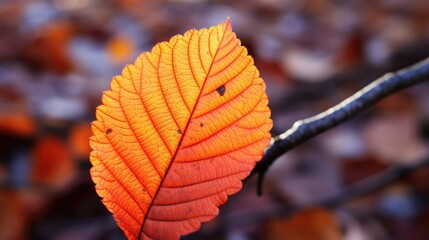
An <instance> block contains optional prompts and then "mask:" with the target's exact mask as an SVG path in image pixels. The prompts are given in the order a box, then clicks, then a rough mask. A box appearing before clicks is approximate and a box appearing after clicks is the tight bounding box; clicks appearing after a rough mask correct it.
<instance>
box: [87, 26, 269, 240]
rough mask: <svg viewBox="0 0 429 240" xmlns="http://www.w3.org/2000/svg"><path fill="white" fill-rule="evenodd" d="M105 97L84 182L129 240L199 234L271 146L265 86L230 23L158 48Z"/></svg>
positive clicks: (140, 59)
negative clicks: (90, 183) (87, 179)
mask: <svg viewBox="0 0 429 240" xmlns="http://www.w3.org/2000/svg"><path fill="white" fill-rule="evenodd" d="M111 88H112V90H110V91H107V92H105V93H104V94H103V105H101V106H99V107H98V108H97V111H96V117H97V121H95V122H93V124H92V131H93V133H94V136H92V137H91V139H90V145H91V147H92V149H93V151H92V152H91V156H90V159H91V163H92V165H93V168H92V169H91V176H92V179H93V181H94V182H95V183H96V190H97V193H98V194H99V195H100V196H101V197H102V198H103V203H104V204H105V205H106V207H107V208H108V209H109V211H111V212H112V213H113V215H114V217H115V219H116V221H117V222H118V224H119V226H120V227H121V228H122V230H123V231H124V232H125V235H126V236H127V237H128V238H129V239H140V238H142V239H150V238H154V239H177V238H179V237H180V235H182V234H188V233H191V232H193V231H196V230H197V229H198V228H199V227H200V224H201V222H206V221H209V220H210V219H212V218H214V217H215V216H216V215H217V214H218V211H219V210H218V206H219V205H221V204H223V203H224V202H225V201H226V200H227V196H228V195H231V194H233V193H235V192H237V191H239V190H240V189H241V186H242V184H241V180H242V179H243V178H245V177H246V176H248V174H249V172H250V170H251V169H252V168H253V167H254V165H255V163H256V162H257V161H258V160H260V158H261V157H262V154H263V150H264V148H265V147H267V145H268V143H269V141H270V133H269V130H270V129H271V127H272V121H271V119H269V117H270V110H269V108H268V107H267V103H268V99H267V96H266V94H265V84H264V82H263V80H262V79H261V78H260V77H259V72H258V70H257V69H256V67H255V66H254V65H253V59H252V58H251V57H250V56H248V55H247V50H246V48H244V47H242V46H240V41H239V40H238V39H237V38H236V35H235V34H234V33H233V32H232V28H231V25H230V22H229V20H227V21H226V22H224V23H223V24H221V25H218V26H215V27H211V28H210V29H202V30H199V31H197V30H190V31H188V32H186V33H185V34H184V35H183V36H182V35H177V36H174V37H173V38H172V39H171V40H170V41H169V42H162V43H160V44H157V45H156V46H155V47H154V48H153V49H152V51H151V52H147V53H143V54H142V55H140V56H139V57H138V58H137V60H136V62H135V63H134V64H132V65H128V66H126V67H125V68H124V70H123V72H122V75H121V76H116V77H114V78H113V80H112V83H111Z"/></svg>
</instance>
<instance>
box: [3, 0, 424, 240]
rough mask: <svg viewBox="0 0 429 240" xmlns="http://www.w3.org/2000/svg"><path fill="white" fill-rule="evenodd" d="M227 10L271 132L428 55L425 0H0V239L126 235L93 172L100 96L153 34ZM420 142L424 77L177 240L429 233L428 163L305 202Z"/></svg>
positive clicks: (290, 158)
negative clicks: (91, 142)
mask: <svg viewBox="0 0 429 240" xmlns="http://www.w3.org/2000/svg"><path fill="white" fill-rule="evenodd" d="M228 16H229V17H230V18H231V22H232V26H233V30H234V31H235V32H236V33H237V35H238V37H239V38H240V39H241V41H242V43H243V45H244V46H246V47H247V48H248V50H249V52H250V54H251V55H252V56H253V57H254V59H255V64H256V66H257V67H258V68H259V70H260V72H261V76H262V77H263V78H264V80H265V81H266V83H267V93H268V95H269V99H270V107H271V108H272V118H273V120H274V128H273V131H272V132H273V135H277V134H279V133H281V132H283V131H285V130H287V129H288V128H290V127H291V125H292V123H293V122H294V121H296V120H299V119H302V118H306V117H310V116H312V115H315V114H317V113H319V112H321V111H323V110H325V109H327V108H329V107H330V106H333V105H335V104H336V103H338V102H340V101H341V100H342V99H344V98H346V97H348V96H349V95H351V94H352V93H354V92H355V91H357V90H359V89H360V88H362V87H363V86H365V85H366V84H368V83H369V82H371V81H373V80H374V79H376V78H377V77H379V76H381V75H382V74H383V73H385V72H387V71H392V70H397V69H399V68H402V67H405V66H408V65H410V64H412V63H415V62H417V61H419V60H421V59H423V58H425V57H427V56H429V1H425V0H351V1H340V0H336V1H335V0H331V1H328V0H249V1H225V0H171V1H165V0H107V1H106V0H74V1H69V0H43V1H42V0H0V239H5V240H8V239H18V240H19V239H57V240H72V239H83V240H85V239H112V240H113V239H124V235H123V234H122V232H121V230H120V229H119V228H118V227H117V225H116V223H115V221H114V219H113V218H112V216H111V214H110V213H108V211H107V210H106V209H105V208H104V206H103V205H102V203H101V201H100V199H99V197H98V196H97V195H96V193H95V191H94V184H93V183H92V181H91V179H90V176H89V169H90V166H91V164H90V163H89V160H88V155H89V152H90V148H89V146H88V138H89V137H90V135H91V132H90V128H89V123H90V122H91V121H93V120H94V111H95V107H96V106H98V105H99V104H100V103H101V94H102V92H103V91H104V90H107V89H108V88H109V83H110V81H111V78H112V76H114V75H118V74H120V72H121V69H122V67H123V66H124V65H125V64H127V63H132V62H133V61H134V59H135V58H136V57H137V56H138V55H139V54H140V53H141V52H143V51H150V49H151V48H152V47H153V46H154V45H155V44H156V43H157V42H160V41H167V40H168V39H170V37H172V36H173V35H175V34H181V33H184V32H185V31H187V30H189V29H191V28H197V29H199V28H202V27H209V26H212V25H216V24H219V23H221V22H223V21H224V20H225V19H226V18H227V17H228ZM428 146H429V84H428V83H423V84H420V85H418V86H416V87H412V88H410V89H408V90H406V91H402V92H400V93H397V94H394V95H392V96H391V97H388V98H387V99H385V100H383V101H382V102H381V103H379V104H377V105H376V106H375V107H372V108H371V109H369V110H367V111H365V112H364V113H362V114H360V115H359V116H358V117H356V118H354V119H352V120H351V121H349V122H347V123H345V124H343V125H341V126H339V127H337V128H335V129H332V130H330V131H328V132H326V133H324V134H322V135H320V136H318V137H316V138H315V139H313V140H311V141H310V142H308V143H306V144H304V145H302V146H300V147H298V148H296V149H293V150H292V151H290V152H289V153H288V154H287V155H285V156H283V157H281V158H279V159H278V160H277V161H276V162H275V164H274V165H273V166H272V167H271V168H270V171H269V172H268V173H267V176H266V178H265V182H264V195H263V196H262V197H257V196H256V181H255V180H256V178H252V179H250V180H249V181H247V182H246V183H245V184H244V187H243V190H242V191H241V192H239V193H238V194H236V195H234V196H232V197H230V199H229V201H228V202H227V203H226V204H225V205H224V206H222V207H221V213H220V215H219V217H217V218H216V219H214V220H212V221H211V222H209V223H205V224H203V226H202V228H201V229H200V230H199V231H198V232H196V233H194V234H191V235H189V236H185V237H183V239H230V240H245V239H316V240H317V239H347V240H366V239H368V240H371V239H375V240H379V239H412V240H413V239H417V240H420V239H421V240H425V239H429V169H428V168H421V169H417V170H415V171H413V172H412V173H411V174H410V175H408V176H407V177H404V178H401V179H399V180H398V181H394V182H392V183H391V184H389V185H388V186H386V187H383V188H381V189H379V190H377V191H374V192H371V193H370V194H364V195H362V196H359V197H357V198H355V199H353V200H350V201H347V202H346V203H344V204H341V205H340V206H337V207H336V208H334V209H320V208H307V207H306V206H310V205H314V204H317V203H319V202H321V201H324V200H325V199H330V198H335V196H337V195H338V194H340V193H341V192H342V191H343V190H344V189H347V187H348V186H350V185H353V184H355V183H357V182H359V181H361V180H363V179H365V178H367V177H369V176H372V175H374V174H380V173H383V171H386V169H388V168H390V167H392V166H398V165H407V164H415V163H416V162H418V161H420V159H422V158H424V157H425V156H427V155H428V154H429V151H428V150H429V147H428ZM297 208H303V209H304V210H302V211H298V212H296V213H295V214H293V215H290V214H286V215H287V216H283V215H281V214H279V212H281V211H284V210H286V211H287V210H291V209H297Z"/></svg>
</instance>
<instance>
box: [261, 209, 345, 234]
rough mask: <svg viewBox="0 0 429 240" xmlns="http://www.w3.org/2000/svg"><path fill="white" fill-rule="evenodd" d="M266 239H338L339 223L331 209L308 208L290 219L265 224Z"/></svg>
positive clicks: (339, 232)
mask: <svg viewBox="0 0 429 240" xmlns="http://www.w3.org/2000/svg"><path fill="white" fill-rule="evenodd" d="M265 230H266V239H268V240H277V239H293V240H314V239H317V240H337V239H338V240H340V239H342V233H341V228H340V223H339V221H338V219H337V217H336V216H335V214H334V213H333V212H332V211H329V210H324V209H309V210H305V211H302V212H300V213H298V214H296V215H295V216H293V217H292V218H290V219H276V220H271V221H268V222H267V223H266V225H265Z"/></svg>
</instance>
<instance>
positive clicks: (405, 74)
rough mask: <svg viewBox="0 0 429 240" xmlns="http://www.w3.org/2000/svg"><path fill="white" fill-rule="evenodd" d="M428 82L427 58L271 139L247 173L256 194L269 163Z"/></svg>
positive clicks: (428, 64) (386, 76)
mask: <svg viewBox="0 0 429 240" xmlns="http://www.w3.org/2000/svg"><path fill="white" fill-rule="evenodd" d="M427 80H429V57H428V58H426V59H424V60H422V61H420V62H418V63H416V64H414V65H412V66H410V67H407V68H404V69H402V70H399V71H397V72H392V73H387V74H385V75H384V76H382V77H380V78H378V79H376V80H375V81H374V82H372V83H371V84H369V85H367V86H366V87H364V88H363V89H361V90H360V91H358V92H356V93H355V94H353V95H352V96H351V97H349V98H347V99H345V100H344V101H342V102H341V103H339V104H337V105H336V106H334V107H332V108H330V109H328V110H326V111H324V112H322V113H320V114H317V115H316V116H313V117H310V118H306V119H303V120H299V121H297V122H295V123H294V124H293V126H292V128H290V129H289V130H287V131H286V132H284V133H282V134H280V135H279V136H276V137H274V138H273V139H272V140H271V145H270V146H269V147H268V148H267V150H266V151H265V154H264V157H263V158H262V159H261V161H259V162H258V163H257V164H256V166H255V168H254V169H253V170H252V172H251V173H250V175H249V177H251V176H253V175H254V174H259V176H258V189H257V191H258V195H261V194H262V182H263V178H264V176H265V173H266V172H267V170H268V169H269V167H270V166H271V164H272V163H273V162H274V161H275V160H276V159H277V158H278V157H280V156H281V155H283V154H285V153H287V152H288V151H289V150H291V149H293V148H294V147H296V146H298V145H301V144H302V143H304V142H306V141H308V140H309V139H311V138H313V137H315V136H317V135H319V134H320V133H322V132H324V131H326V130H328V129H331V128H333V127H335V126H337V125H339V124H341V123H343V122H345V121H346V120H348V119H350V118H352V117H354V116H356V115H357V114H359V113H360V112H362V111H363V110H365V109H367V108H368V107H370V106H372V105H374V104H375V103H377V102H379V101H380V100H381V99H383V98H384V97H386V96H389V95H391V94H393V93H395V92H397V91H399V90H402V89H404V88H407V87H410V86H413V85H416V84H418V83H421V82H424V81H427Z"/></svg>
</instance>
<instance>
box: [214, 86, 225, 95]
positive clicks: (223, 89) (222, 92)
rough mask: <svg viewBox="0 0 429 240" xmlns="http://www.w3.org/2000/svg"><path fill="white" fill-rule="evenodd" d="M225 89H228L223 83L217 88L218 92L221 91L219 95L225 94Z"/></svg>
mask: <svg viewBox="0 0 429 240" xmlns="http://www.w3.org/2000/svg"><path fill="white" fill-rule="evenodd" d="M225 91H226V87H225V85H222V86H220V87H218V88H217V89H216V92H217V93H219V95H221V96H223V95H224V94H225Z"/></svg>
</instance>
